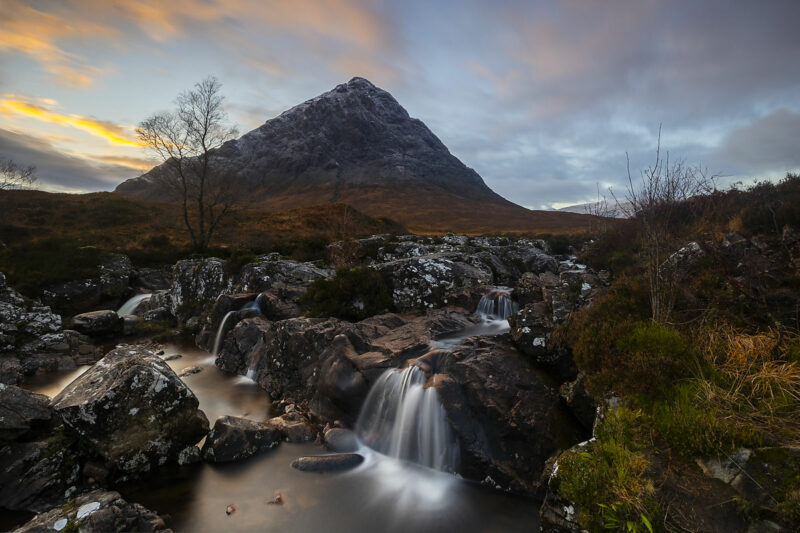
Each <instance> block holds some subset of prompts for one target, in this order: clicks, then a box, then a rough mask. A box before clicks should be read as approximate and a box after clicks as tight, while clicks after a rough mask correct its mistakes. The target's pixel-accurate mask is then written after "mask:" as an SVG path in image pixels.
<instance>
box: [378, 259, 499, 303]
mask: <svg viewBox="0 0 800 533" xmlns="http://www.w3.org/2000/svg"><path fill="white" fill-rule="evenodd" d="M469 261H472V262H473V263H475V264H470V262H469ZM377 268H378V270H379V271H380V273H381V274H382V275H383V276H384V278H385V279H386V280H387V283H388V284H389V288H390V289H391V291H392V301H393V303H394V306H395V308H396V309H397V310H398V311H413V310H420V309H427V308H434V307H437V308H438V307H442V306H444V305H447V304H448V302H449V298H451V297H452V296H453V295H454V294H456V293H457V292H459V291H461V290H463V289H467V288H476V287H480V286H483V285H491V284H492V282H493V279H494V278H493V276H492V271H491V269H490V268H489V267H488V266H486V265H484V264H483V263H481V262H480V261H479V260H477V259H476V258H473V257H467V256H466V255H462V254H458V253H455V254H454V253H449V254H448V253H440V254H431V255H426V256H422V257H413V258H409V259H398V260H395V261H390V262H387V263H382V264H380V265H378V266H377Z"/></svg>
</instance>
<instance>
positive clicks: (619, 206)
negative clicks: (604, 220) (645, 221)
mask: <svg viewBox="0 0 800 533" xmlns="http://www.w3.org/2000/svg"><path fill="white" fill-rule="evenodd" d="M629 210H630V203H629V202H615V201H614V200H611V201H609V202H607V203H606V205H600V204H598V203H597V202H587V203H585V204H576V205H568V206H567V207H562V208H561V209H559V210H558V211H560V212H562V213H581V214H589V213H592V214H597V215H599V216H607V217H611V218H628V215H627V213H628V211H629ZM601 211H602V212H604V213H600V212H601Z"/></svg>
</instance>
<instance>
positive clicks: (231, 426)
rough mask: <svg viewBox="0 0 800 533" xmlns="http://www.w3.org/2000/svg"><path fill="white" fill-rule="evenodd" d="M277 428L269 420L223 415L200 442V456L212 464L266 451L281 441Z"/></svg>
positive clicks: (279, 431)
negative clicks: (201, 445)
mask: <svg viewBox="0 0 800 533" xmlns="http://www.w3.org/2000/svg"><path fill="white" fill-rule="evenodd" d="M282 437H283V434H282V433H281V430H280V429H279V428H278V427H276V426H274V425H272V424H269V423H264V422H256V421H254V420H248V419H246V418H237V417H234V416H223V417H221V418H218V419H217V421H216V422H214V428H213V429H212V430H211V433H209V434H208V437H206V441H205V443H204V444H203V450H202V452H203V457H205V459H206V461H211V462H215V463H219V462H226V461H238V460H240V459H245V458H247V457H250V456H252V455H255V454H257V453H260V452H263V451H266V450H269V449H272V448H274V447H275V446H277V445H278V444H280V443H281V438H282Z"/></svg>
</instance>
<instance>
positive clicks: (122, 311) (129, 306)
mask: <svg viewBox="0 0 800 533" xmlns="http://www.w3.org/2000/svg"><path fill="white" fill-rule="evenodd" d="M151 296H152V294H151V293H149V292H148V293H146V294H137V295H136V296H134V297H132V298H130V299H129V300H128V301H127V302H125V303H124V304H122V306H120V308H119V309H117V315H118V316H125V315H130V314H132V313H133V312H134V311H136V308H137V307H138V306H139V304H140V303H141V302H142V300H147V299H148V298H150V297H151Z"/></svg>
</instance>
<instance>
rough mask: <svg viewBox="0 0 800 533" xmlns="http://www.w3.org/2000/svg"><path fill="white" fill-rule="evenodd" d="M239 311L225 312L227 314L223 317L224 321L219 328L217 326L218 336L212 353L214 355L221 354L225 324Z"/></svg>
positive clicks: (215, 338)
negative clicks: (220, 348)
mask: <svg viewBox="0 0 800 533" xmlns="http://www.w3.org/2000/svg"><path fill="white" fill-rule="evenodd" d="M236 313H237V311H228V312H227V313H225V316H224V317H223V318H222V322H220V323H219V328H217V336H216V337H214V351H213V352H211V355H213V356H214V357H216V356H218V355H219V347H220V345H221V344H222V339H223V338H224V337H225V333H226V331H225V324H227V323H228V319H229V318H230V317H231V315H235V314H236Z"/></svg>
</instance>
